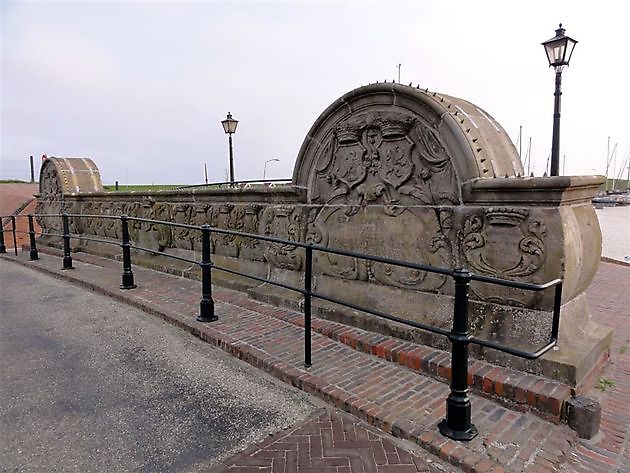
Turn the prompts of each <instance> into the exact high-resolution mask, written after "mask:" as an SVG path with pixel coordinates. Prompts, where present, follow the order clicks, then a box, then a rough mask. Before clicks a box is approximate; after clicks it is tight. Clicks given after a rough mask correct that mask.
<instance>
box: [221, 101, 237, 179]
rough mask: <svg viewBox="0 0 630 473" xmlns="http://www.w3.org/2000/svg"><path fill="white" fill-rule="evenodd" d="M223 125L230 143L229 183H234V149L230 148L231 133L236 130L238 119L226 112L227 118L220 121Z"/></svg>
mask: <svg viewBox="0 0 630 473" xmlns="http://www.w3.org/2000/svg"><path fill="white" fill-rule="evenodd" d="M221 125H223V130H224V131H225V133H226V134H227V135H228V136H229V139H228V141H229V143H230V184H234V151H233V150H232V134H233V133H234V132H236V125H238V120H235V119H234V118H232V114H231V113H230V112H228V114H227V118H226V119H225V120H223V121H222V122H221Z"/></svg>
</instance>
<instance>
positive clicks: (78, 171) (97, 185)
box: [39, 157, 103, 200]
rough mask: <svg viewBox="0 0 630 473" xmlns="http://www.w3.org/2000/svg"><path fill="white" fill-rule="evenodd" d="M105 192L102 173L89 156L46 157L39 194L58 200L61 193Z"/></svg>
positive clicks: (48, 198)
mask: <svg viewBox="0 0 630 473" xmlns="http://www.w3.org/2000/svg"><path fill="white" fill-rule="evenodd" d="M86 192H103V184H102V183H101V173H100V171H99V170H98V167H97V166H96V164H95V163H94V161H92V160H91V159H89V158H55V157H51V158H46V159H45V160H44V162H43V163H42V167H41V169H40V173H39V195H40V198H42V199H46V200H58V198H59V197H61V194H80V193H86Z"/></svg>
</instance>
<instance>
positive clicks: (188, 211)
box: [160, 204, 195, 250]
mask: <svg viewBox="0 0 630 473" xmlns="http://www.w3.org/2000/svg"><path fill="white" fill-rule="evenodd" d="M192 210H193V209H192V206H191V205H189V204H175V205H173V206H172V207H171V215H172V219H173V221H174V222H175V223H180V224H182V225H190V224H191V215H192ZM160 220H162V219H160ZM172 234H173V245H174V246H175V247H176V248H181V249H182V250H192V249H194V239H195V232H194V231H193V230H191V229H190V228H182V227H172Z"/></svg>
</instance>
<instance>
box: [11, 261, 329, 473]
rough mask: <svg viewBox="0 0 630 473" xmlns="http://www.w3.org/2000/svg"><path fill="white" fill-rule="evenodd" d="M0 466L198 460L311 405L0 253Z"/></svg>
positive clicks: (197, 466)
mask: <svg viewBox="0 0 630 473" xmlns="http://www.w3.org/2000/svg"><path fill="white" fill-rule="evenodd" d="M0 376H1V378H0V379H1V383H0V470H1V471H3V472H46V473H49V472H81V473H86V472H108V473H111V472H128V471H137V472H171V471H173V472H200V471H212V470H213V468H212V465H213V464H214V462H216V461H217V460H218V459H220V458H223V457H225V456H227V455H229V454H231V453H233V452H235V451H238V450H240V449H242V448H244V447H245V446H246V445H248V444H250V443H252V442H254V441H256V440H259V439H261V438H264V437H265V436H266V435H267V434H268V433H271V432H275V431H278V430H280V429H282V428H286V427H289V426H291V425H293V424H295V423H296V422H298V421H299V420H302V419H304V418H305V417H307V416H308V415H309V414H310V413H311V412H312V411H313V410H314V409H315V408H316V407H318V406H317V405H315V404H314V403H316V402H317V401H315V400H313V399H312V398H310V397H309V396H307V395H306V394H304V393H302V392H299V391H297V390H293V389H291V388H290V387H288V386H285V385H283V384H282V383H280V382H278V381H276V380H275V379H273V378H271V377H268V376H267V375H265V374H263V373H261V372H259V371H258V370H256V369H254V368H252V367H250V366H248V365H246V364H243V363H241V362H240V361H238V360H236V359H233V358H231V357H230V356H229V355H227V354H225V353H223V352H221V351H220V350H218V349H215V348H213V347H211V346H209V345H207V344H205V343H203V342H201V341H200V340H198V339H196V338H194V337H192V336H191V335H189V334H187V333H184V332H182V331H180V330H179V329H177V328H175V327H172V326H170V325H168V324H166V323H164V322H162V321H160V320H158V319H156V318H155V317H153V316H150V315H147V314H145V313H143V312H140V311H138V310H136V309H133V308H130V307H129V306H126V305H123V304H120V303H117V302H115V301H112V300H110V299H107V298H105V297H102V296H99V295H96V294H94V293H91V292H89V291H86V290H84V289H81V288H77V287H75V286H72V285H70V284H67V283H63V282H61V281H58V280H56V279H54V278H51V277H48V276H45V275H42V274H40V273H37V272H34V271H31V270H29V269H28V268H24V267H21V266H18V265H16V264H12V263H7V262H0Z"/></svg>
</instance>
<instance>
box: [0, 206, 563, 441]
mask: <svg viewBox="0 0 630 473" xmlns="http://www.w3.org/2000/svg"><path fill="white" fill-rule="evenodd" d="M36 216H37V217H40V218H61V219H62V229H63V230H62V231H63V233H61V234H58V233H49V232H43V233H42V235H47V236H56V237H61V238H62V239H63V254H64V256H63V268H62V269H72V256H71V247H70V240H71V239H80V240H83V241H93V242H99V243H105V244H110V245H116V246H120V247H121V248H122V256H123V258H122V265H123V272H122V282H121V284H120V288H121V289H133V288H135V287H136V284H135V282H134V276H133V272H132V268H131V249H135V250H139V251H145V252H149V253H153V254H159V255H162V256H165V257H168V258H172V259H176V260H180V261H185V262H188V263H191V264H196V265H198V266H199V267H200V268H201V301H200V303H199V316H198V317H197V320H198V321H199V322H213V321H215V320H218V317H217V315H216V314H215V311H214V300H213V298H212V271H213V270H217V271H224V272H227V273H231V274H235V275H239V276H243V277H246V278H249V279H253V280H255V281H259V282H262V283H268V284H271V285H273V286H277V287H281V288H284V289H288V290H291V291H295V292H298V293H300V294H302V295H303V296H304V304H303V313H304V365H305V366H306V367H310V366H311V364H312V359H311V318H312V313H311V312H312V310H311V302H312V299H313V298H317V299H320V300H324V301H328V302H332V303H335V304H339V305H342V306H344V307H348V308H350V309H354V310H359V311H362V312H366V313H368V314H371V315H375V316H377V317H381V318H384V319H387V320H390V321H393V322H398V323H401V324H404V325H407V326H410V327H413V328H416V329H421V330H424V331H428V332H431V333H434V334H437V335H442V336H445V337H447V338H448V339H449V340H450V342H451V345H452V352H451V391H450V394H449V396H448V398H447V399H446V417H445V419H443V420H442V421H441V422H440V424H439V430H440V432H441V433H442V434H443V435H445V436H447V437H449V438H452V439H455V440H471V439H472V438H474V437H475V436H476V435H477V429H476V427H475V426H474V425H473V424H472V422H471V405H470V397H469V396H468V346H469V345H470V344H471V343H472V344H475V345H480V346H483V347H487V348H491V349H494V350H498V351H502V352H505V353H508V354H510V355H514V356H517V357H520V358H526V359H530V360H532V359H536V358H539V357H540V356H542V355H543V354H545V353H546V352H547V351H549V350H550V349H551V348H553V347H554V346H555V345H556V342H557V339H558V328H559V325H560V306H561V299H562V280H561V279H554V280H552V281H549V282H547V283H545V284H532V283H526V282H518V281H510V280H506V279H500V278H496V277H492V276H484V275H480V274H473V273H471V272H469V271H467V270H466V269H463V268H457V269H446V268H437V267H433V266H428V265H424V264H418V263H412V262H409V261H402V260H397V259H392V258H386V257H382V256H372V255H367V254H363V253H357V252H354V251H348V250H342V249H335V248H327V247H324V246H319V245H314V244H311V243H301V242H297V241H293V240H286V239H282V238H276V237H272V236H266V235H257V234H252V233H245V232H239V231H235V230H227V229H223V228H214V227H210V226H209V225H202V226H196V225H187V224H181V223H175V222H165V221H161V220H152V219H146V218H139V217H129V216H127V215H122V216H114V215H84V214H66V213H64V214H39V215H36ZM33 217H34V215H28V216H27V218H28V219H29V232H28V233H29V236H30V258H31V260H36V259H38V252H37V248H36V240H35V231H34V229H33ZM70 217H72V218H102V219H115V220H119V221H120V224H121V236H122V238H121V241H120V242H118V241H112V240H107V239H101V238H93V237H87V236H85V235H83V234H81V235H72V234H71V233H70V231H69V218H70ZM130 221H134V222H139V223H148V224H154V225H166V226H169V227H177V228H186V229H191V230H196V231H200V232H201V243H202V245H201V246H202V249H201V260H200V261H197V260H193V259H189V258H184V257H181V256H176V255H170V254H166V253H163V252H161V251H156V250H153V249H150V248H145V247H142V246H138V245H135V244H133V242H132V241H131V240H130V236H129V222H130ZM11 224H12V228H11V232H12V235H13V243H14V247H15V254H16V255H17V245H16V236H15V235H16V233H19V232H16V226H15V225H16V224H15V216H11ZM4 232H5V230H4V229H3V227H2V222H1V219H0V253H6V246H5V244H4ZM213 233H216V234H222V235H231V236H235V237H241V238H250V239H256V240H261V241H266V242H269V243H277V244H281V245H291V246H293V247H296V248H303V249H304V255H305V261H304V286H303V287H295V286H291V285H289V284H285V283H282V282H279V281H274V280H271V279H267V278H262V277H259V276H254V275H252V274H247V273H243V272H240V271H236V270H234V269H230V268H226V267H221V266H218V265H216V264H215V263H213V261H212V258H211V244H210V243H211V236H212V234H213ZM315 251H317V252H322V253H328V254H334V255H339V256H346V257H351V258H359V259H364V260H368V261H373V262H377V263H384V264H389V265H393V266H398V267H403V268H408V269H412V270H417V271H426V272H430V273H436V274H441V275H444V276H449V277H451V278H453V281H454V286H455V295H454V304H453V324H452V329H451V330H445V329H442V328H439V327H433V326H431V325H427V324H423V323H421V322H416V321H412V320H406V319H403V318H401V317H397V316H395V315H392V314H388V313H385V312H382V311H379V310H376V309H372V308H370V307H366V306H362V305H358V304H354V303H351V302H348V301H344V300H341V299H339V298H337V297H332V296H327V295H325V294H319V293H317V292H315V291H313V289H312V280H313V252H315ZM472 281H478V282H482V283H486V284H494V285H498V286H504V287H510V288H514V289H520V290H526V291H535V292H539V291H544V290H546V289H549V288H552V287H553V288H555V290H554V302H553V318H552V327H551V335H550V337H549V341H548V343H546V344H545V345H544V346H543V347H540V348H538V349H536V350H535V351H532V352H530V351H524V350H520V349H517V348H512V347H508V346H504V345H501V344H499V343H495V342H493V341H489V340H483V339H479V338H476V337H473V336H471V335H470V328H469V323H468V304H469V295H468V293H469V289H470V283H471V282H472Z"/></svg>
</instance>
